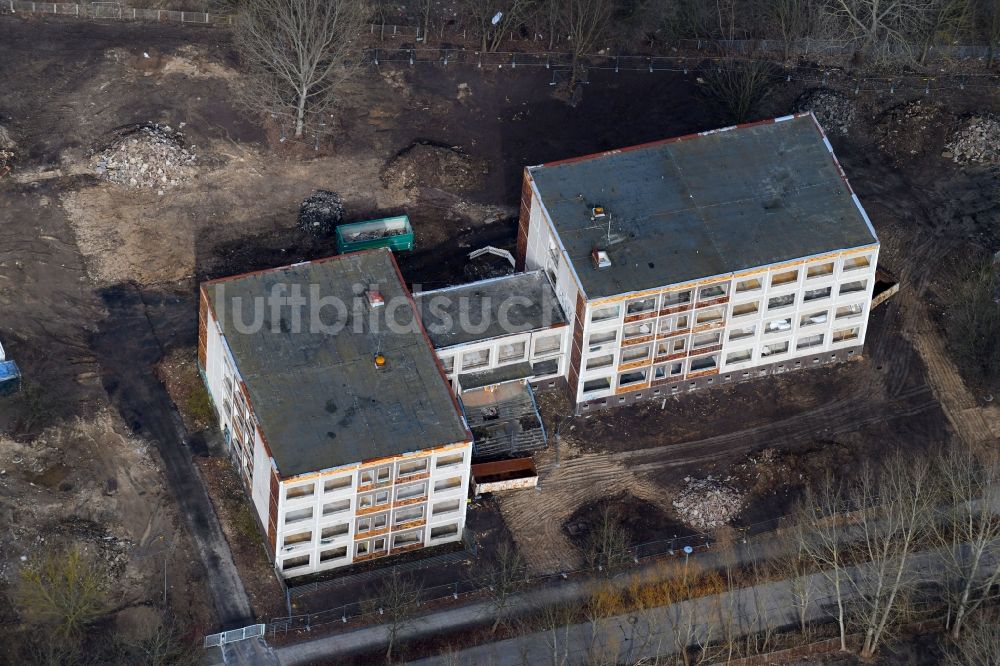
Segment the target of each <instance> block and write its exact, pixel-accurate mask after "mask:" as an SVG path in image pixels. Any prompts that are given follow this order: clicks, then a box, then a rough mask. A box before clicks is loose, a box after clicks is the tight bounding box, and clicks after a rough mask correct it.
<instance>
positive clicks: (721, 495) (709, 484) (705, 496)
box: [673, 476, 744, 530]
mask: <svg viewBox="0 0 1000 666" xmlns="http://www.w3.org/2000/svg"><path fill="white" fill-rule="evenodd" d="M684 481H685V482H687V485H686V486H685V487H684V489H683V490H682V491H681V492H680V494H679V495H678V497H677V499H675V500H674V502H673V505H674V510H675V511H677V515H678V516H679V517H680V519H681V520H683V521H684V522H685V523H687V524H688V525H690V526H691V527H693V528H695V529H698V530H712V529H716V528H718V527H722V526H724V525H726V524H728V523H729V521H730V520H732V519H733V517H734V516H735V515H736V514H737V513H739V512H740V510H741V509H742V508H743V501H744V497H743V495H742V494H741V493H740V492H739V491H737V490H736V489H735V488H733V487H732V486H730V485H728V484H726V483H723V482H722V481H719V480H718V479H714V478H712V477H711V476H708V477H706V478H704V479H693V478H691V477H690V476H688V477H685V479H684Z"/></svg>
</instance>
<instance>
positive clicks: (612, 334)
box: [590, 330, 618, 347]
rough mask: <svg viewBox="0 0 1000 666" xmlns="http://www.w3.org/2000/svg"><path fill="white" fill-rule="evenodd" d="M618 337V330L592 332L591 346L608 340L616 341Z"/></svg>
mask: <svg viewBox="0 0 1000 666" xmlns="http://www.w3.org/2000/svg"><path fill="white" fill-rule="evenodd" d="M616 339H618V331H617V330H611V331H605V332H603V333H591V334H590V346H591V347H596V346H598V345H603V344H605V343H608V342H614V341H615V340H616Z"/></svg>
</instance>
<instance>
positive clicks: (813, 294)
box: [802, 287, 833, 301]
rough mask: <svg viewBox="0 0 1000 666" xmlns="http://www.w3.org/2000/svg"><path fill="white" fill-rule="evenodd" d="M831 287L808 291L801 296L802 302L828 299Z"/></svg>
mask: <svg viewBox="0 0 1000 666" xmlns="http://www.w3.org/2000/svg"><path fill="white" fill-rule="evenodd" d="M832 291H833V287H823V288H822V289H809V290H807V291H806V292H805V293H803V294H802V300H803V301H818V300H819V299H821V298H828V297H829V296H830V292H832Z"/></svg>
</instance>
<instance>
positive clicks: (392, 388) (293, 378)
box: [204, 249, 469, 478]
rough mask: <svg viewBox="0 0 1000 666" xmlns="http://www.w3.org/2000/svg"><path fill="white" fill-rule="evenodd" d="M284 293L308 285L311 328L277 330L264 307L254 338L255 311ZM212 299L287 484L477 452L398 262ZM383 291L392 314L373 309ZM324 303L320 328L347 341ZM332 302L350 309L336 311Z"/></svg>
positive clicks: (348, 259)
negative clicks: (449, 450) (458, 449)
mask: <svg viewBox="0 0 1000 666" xmlns="http://www.w3.org/2000/svg"><path fill="white" fill-rule="evenodd" d="M276 285H284V286H283V287H280V286H279V287H277V288H278V289H283V290H284V293H285V294H286V295H287V294H290V293H293V291H292V290H293V289H295V287H294V285H299V286H298V289H299V290H301V294H302V295H303V296H304V297H305V299H306V301H307V302H306V304H305V306H304V307H303V308H302V310H301V317H300V318H299V319H298V320H297V318H296V317H295V316H294V314H292V312H293V310H292V308H290V307H287V306H285V307H283V308H281V310H280V312H278V313H277V316H278V317H279V320H277V321H274V320H272V317H273V316H275V313H274V312H273V311H272V309H271V308H270V307H269V304H268V302H267V301H266V300H265V301H263V302H262V303H264V304H265V305H264V307H257V308H256V309H257V310H258V311H262V321H261V325H260V326H259V327H258V326H250V327H249V328H248V327H247V326H246V325H245V324H246V322H254V314H253V313H251V312H249V311H248V304H251V303H254V299H256V298H264V299H267V297H268V296H269V295H270V294H272V293H274V292H273V291H272V290H273V289H275V288H276ZM204 289H205V292H206V294H207V295H208V298H209V300H210V301H211V304H212V307H213V311H214V312H215V315H216V317H217V319H218V321H219V322H220V324H221V326H222V331H223V333H224V335H225V338H226V342H227V343H228V345H229V348H230V349H231V350H232V354H233V358H234V360H235V362H236V365H237V368H238V372H239V374H240V376H241V377H242V378H243V381H244V382H245V383H246V387H247V391H248V392H249V395H250V401H251V404H252V405H253V410H254V414H255V415H256V417H257V420H258V422H259V426H260V429H261V432H262V433H263V434H264V437H265V439H266V440H267V443H268V446H269V447H270V449H271V453H272V455H273V456H274V459H275V462H276V464H277V466H278V471H279V472H280V474H281V476H282V477H284V478H288V477H292V476H297V475H299V474H304V473H308V472H314V471H319V470H323V469H329V468H332V467H337V466H340V465H345V464H350V463H357V462H362V461H365V460H372V459H376V458H383V457H387V456H392V455H397V454H401V453H407V452H412V451H419V450H423V449H429V448H433V447H436V446H442V445H446V444H451V443H455V442H464V441H468V439H469V435H468V431H467V430H466V427H465V424H464V422H463V420H462V418H461V413H460V411H459V408H458V405H457V403H456V401H455V399H454V397H453V395H452V393H451V389H450V387H449V386H448V383H447V380H446V378H445V377H444V375H443V373H442V371H441V369H440V366H439V364H438V361H437V357H436V355H435V354H434V350H433V349H432V348H431V346H430V343H429V341H428V339H427V337H426V335H425V333H424V331H423V328H422V327H421V325H420V322H419V319H417V317H416V310H415V308H414V305H413V302H412V299H411V298H410V294H409V291H408V290H407V288H406V286H405V285H404V283H403V281H402V278H401V276H400V274H399V271H398V269H397V267H396V261H395V259H394V258H393V256H392V253H391V252H390V251H389V250H384V249H383V250H372V251H367V252H356V253H353V254H346V255H342V256H338V257H331V258H329V259H322V260H317V261H312V262H307V263H302V264H295V265H292V266H285V267H282V268H277V269H274V270H268V271H261V272H257V273H249V274H246V275H242V276H235V277H232V278H225V279H222V280H217V281H214V282H210V283H207V284H206V285H205V286H204ZM366 290H367V291H366ZM376 290H377V291H378V292H379V293H380V294H381V296H382V299H383V301H384V304H383V305H381V306H377V307H371V306H370V305H369V304H368V296H367V293H368V292H369V291H370V292H374V291H376ZM317 297H318V298H320V299H326V300H325V301H322V303H326V305H325V307H324V308H323V309H322V310H321V311H320V315H319V317H320V323H322V324H323V325H324V326H330V327H334V326H339V325H341V324H343V328H342V329H341V330H340V331H339V332H332V331H330V330H327V331H325V332H324V331H323V330H320V327H319V326H315V325H314V322H313V316H312V314H311V313H312V312H313V306H314V304H319V303H320V302H321V301H319V300H317ZM236 299H241V300H236ZM332 299H339V300H340V301H341V302H343V303H344V304H346V309H344V310H339V311H338V308H337V307H335V306H331V305H329V303H330V301H331V300H332ZM241 306H242V322H240V323H241V324H242V325H240V326H237V325H235V317H234V313H236V312H237V311H238V310H239V309H240V308H241ZM258 316H260V315H258ZM390 320H391V324H392V325H391V326H390V325H389V324H390ZM256 328H259V330H256V331H254V329H256ZM241 330H242V331H251V332H241ZM377 354H381V355H382V356H383V357H384V358H385V365H384V366H382V367H376V364H375V357H376V355H377Z"/></svg>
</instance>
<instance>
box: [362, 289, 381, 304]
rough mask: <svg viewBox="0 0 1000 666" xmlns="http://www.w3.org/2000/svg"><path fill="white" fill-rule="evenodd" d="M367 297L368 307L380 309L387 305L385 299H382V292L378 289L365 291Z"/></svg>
mask: <svg viewBox="0 0 1000 666" xmlns="http://www.w3.org/2000/svg"><path fill="white" fill-rule="evenodd" d="M365 297H367V298H368V307H370V308H372V309H374V308H380V307H382V306H383V305H385V299H384V298H382V292H381V291H379V290H378V289H369V290H367V291H365Z"/></svg>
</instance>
